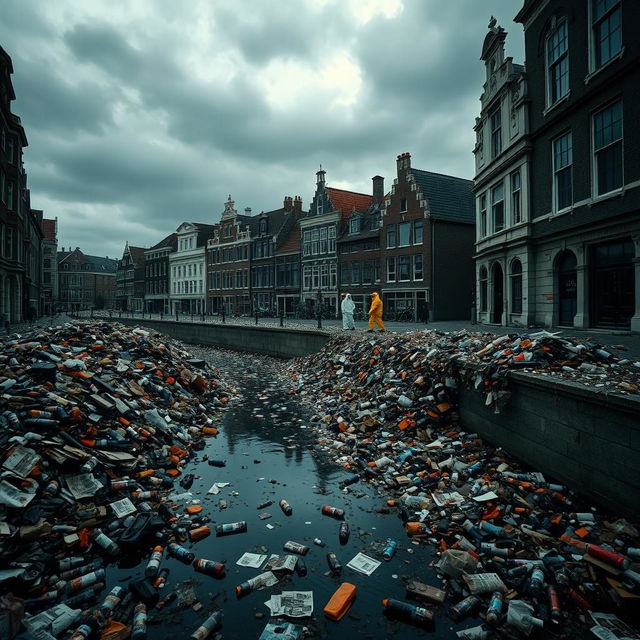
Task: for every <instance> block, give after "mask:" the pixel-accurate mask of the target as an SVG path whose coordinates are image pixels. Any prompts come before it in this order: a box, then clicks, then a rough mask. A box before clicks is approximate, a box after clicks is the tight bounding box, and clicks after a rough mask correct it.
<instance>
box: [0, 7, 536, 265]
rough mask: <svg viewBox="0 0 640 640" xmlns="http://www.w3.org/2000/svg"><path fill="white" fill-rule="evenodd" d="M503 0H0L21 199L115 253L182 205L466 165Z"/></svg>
mask: <svg viewBox="0 0 640 640" xmlns="http://www.w3.org/2000/svg"><path fill="white" fill-rule="evenodd" d="M521 5H522V2H520V1H518V2H514V1H513V0H482V1H478V0H455V1H454V2H448V3H443V2H441V1H440V0H284V1H283V2H280V3H275V4H274V3H266V2H262V1H261V0H244V1H243V2H237V1H231V0H217V1H216V2H210V1H209V0H193V1H191V2H189V3H176V2H171V1H169V0H138V1H137V2H135V3H125V2H121V1H114V2H106V1H100V2H98V1H96V0H86V1H85V2H82V3H78V2H73V1H72V0H58V1H57V2H55V3H44V2H41V1H40V0H22V1H21V2H15V0H0V15H2V20H1V21H0V46H2V47H3V48H4V49H5V50H6V51H7V53H8V54H9V55H10V56H11V57H12V60H13V66H14V74H13V77H12V80H13V84H14V88H15V92H16V100H15V101H14V103H13V105H12V109H13V112H14V113H16V114H17V115H19V116H20V117H21V119H22V122H23V125H24V127H25V130H26V133H27V138H28V140H29V146H28V147H27V148H26V149H25V154H24V161H25V168H26V170H27V172H28V174H29V188H30V190H31V202H32V206H33V207H34V208H42V209H44V211H45V215H46V216H47V217H49V218H53V217H57V218H58V230H59V244H60V246H65V247H68V246H72V247H75V246H79V247H80V248H81V249H82V250H83V251H85V252H86V253H90V254H97V255H109V256H113V257H119V256H120V255H121V253H122V249H123V247H124V244H125V242H127V241H128V242H129V243H130V244H133V245H138V246H151V245H153V244H155V243H156V242H158V241H159V240H160V239H162V237H164V236H165V235H167V234H168V233H170V232H172V231H173V230H175V228H176V227H177V226H178V225H179V224H180V223H181V222H182V221H184V220H190V221H197V222H206V223H213V222H216V221H217V220H218V219H219V216H220V213H221V211H222V210H223V206H224V202H225V201H226V199H227V196H228V195H229V194H231V196H232V198H233V199H234V200H235V202H236V208H237V209H238V210H240V211H242V210H244V208H245V207H251V208H252V210H253V211H254V212H258V211H261V210H265V211H267V210H270V209H275V208H278V207H280V206H281V204H282V200H283V197H284V196H286V195H292V196H293V195H300V196H302V200H303V204H304V207H305V208H307V207H308V204H309V202H310V201H311V199H312V197H313V193H314V190H315V172H316V171H317V170H318V168H319V165H320V164H322V167H323V168H324V169H325V170H326V171H327V183H328V184H329V185H330V186H336V187H340V188H347V189H353V190H356V191H364V192H367V193H368V192H370V189H371V177H372V176H374V175H376V174H379V175H382V176H385V177H386V180H387V182H386V185H387V186H390V185H391V183H392V181H393V178H394V177H395V158H396V155H397V154H398V153H402V152H404V151H409V152H411V154H412V157H413V165H414V166H416V167H418V168H421V169H426V170H434V171H439V172H442V173H450V174H452V175H457V176H461V177H465V178H472V177H473V156H472V152H471V150H472V148H473V143H474V134H473V130H472V127H473V124H474V119H475V117H476V116H477V115H478V112H479V96H480V93H481V92H482V84H483V82H484V67H483V64H482V63H481V62H480V60H479V56H480V50H481V47H482V42H483V39H484V37H485V35H486V33H487V24H488V22H489V18H490V17H491V15H494V16H495V17H496V18H497V19H498V23H499V24H501V25H502V26H503V27H504V28H505V29H506V30H507V31H508V32H509V37H508V38H507V55H512V56H513V57H514V60H515V61H516V62H520V63H522V62H524V60H523V42H522V28H521V26H520V25H517V24H514V23H513V22H512V20H513V16H514V15H515V13H516V12H517V11H518V9H519V8H520V7H521Z"/></svg>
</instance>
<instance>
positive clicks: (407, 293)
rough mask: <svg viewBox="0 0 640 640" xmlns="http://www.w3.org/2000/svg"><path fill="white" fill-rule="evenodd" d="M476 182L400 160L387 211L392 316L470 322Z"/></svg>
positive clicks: (406, 157) (386, 286) (385, 249)
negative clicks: (473, 193)
mask: <svg viewBox="0 0 640 640" xmlns="http://www.w3.org/2000/svg"><path fill="white" fill-rule="evenodd" d="M471 187H472V182H471V181H470V180H464V179H462V178H456V177H453V176H447V175H442V174H439V173H432V172H430V171H423V170H420V169H414V168H412V167H411V155H410V154H409V153H403V154H401V155H399V156H398V158H397V178H396V180H395V181H394V184H393V186H392V188H391V191H390V193H389V194H388V195H387V197H386V199H385V202H384V207H383V209H382V244H383V246H382V250H381V258H382V265H383V273H382V300H383V303H384V308H385V314H386V316H387V317H394V315H395V314H397V313H398V312H399V311H403V310H405V309H408V310H409V311H408V312H407V313H408V314H410V315H411V316H413V319H415V320H418V321H424V320H425V314H426V313H427V309H428V313H429V319H431V320H465V319H468V318H469V317H470V313H471V304H472V291H473V244H474V239H475V211H474V204H473V195H472V192H471Z"/></svg>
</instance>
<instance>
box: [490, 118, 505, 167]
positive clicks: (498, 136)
mask: <svg viewBox="0 0 640 640" xmlns="http://www.w3.org/2000/svg"><path fill="white" fill-rule="evenodd" d="M500 106H501V105H498V106H497V107H496V108H495V109H494V110H493V111H492V112H491V113H490V114H489V121H490V123H491V157H492V158H495V157H496V156H497V155H498V154H499V153H500V152H501V151H502V113H501V111H500Z"/></svg>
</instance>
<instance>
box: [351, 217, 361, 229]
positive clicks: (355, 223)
mask: <svg viewBox="0 0 640 640" xmlns="http://www.w3.org/2000/svg"><path fill="white" fill-rule="evenodd" d="M360 222H361V219H360V216H351V219H350V220H349V233H360Z"/></svg>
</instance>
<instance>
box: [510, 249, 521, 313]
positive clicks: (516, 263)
mask: <svg viewBox="0 0 640 640" xmlns="http://www.w3.org/2000/svg"><path fill="white" fill-rule="evenodd" d="M511 313H522V263H521V262H520V260H518V259H517V258H516V259H515V260H513V262H512V263H511Z"/></svg>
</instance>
